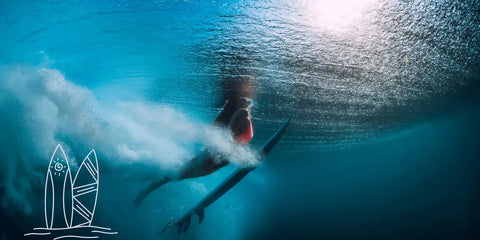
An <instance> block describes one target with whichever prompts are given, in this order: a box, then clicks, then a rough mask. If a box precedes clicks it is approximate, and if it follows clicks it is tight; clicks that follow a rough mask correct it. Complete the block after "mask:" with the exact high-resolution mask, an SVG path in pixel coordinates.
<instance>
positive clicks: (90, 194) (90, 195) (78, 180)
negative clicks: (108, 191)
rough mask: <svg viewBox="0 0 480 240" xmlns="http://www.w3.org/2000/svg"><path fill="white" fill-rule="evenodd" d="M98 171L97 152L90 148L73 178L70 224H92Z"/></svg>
mask: <svg viewBox="0 0 480 240" xmlns="http://www.w3.org/2000/svg"><path fill="white" fill-rule="evenodd" d="M98 183H99V171H98V161H97V154H96V153H95V150H93V149H92V151H90V153H88V155H87V157H85V159H84V160H83V162H82V164H81V165H80V168H78V171H77V174H76V175H75V179H74V180H73V188H72V191H73V213H72V216H73V218H72V222H71V226H72V227H74V226H90V225H91V224H92V220H93V215H94V214H95V207H96V205H97V197H98Z"/></svg>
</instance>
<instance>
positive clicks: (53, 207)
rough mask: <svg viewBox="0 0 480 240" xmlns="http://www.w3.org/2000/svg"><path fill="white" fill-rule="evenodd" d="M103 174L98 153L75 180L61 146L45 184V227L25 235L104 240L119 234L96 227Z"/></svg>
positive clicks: (91, 154)
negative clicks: (94, 221) (101, 174)
mask: <svg viewBox="0 0 480 240" xmlns="http://www.w3.org/2000/svg"><path fill="white" fill-rule="evenodd" d="M99 183H100V171H99V168H98V159H97V154H96V153H95V150H94V149H92V150H91V151H90V152H89V153H88V154H87V156H86V157H85V159H84V160H83V161H82V163H81V165H80V167H79V168H78V171H77V173H76V175H75V177H74V178H73V179H72V172H71V169H70V165H69V163H68V160H67V156H66V154H65V151H64V150H63V148H62V146H61V145H60V144H58V145H57V147H56V148H55V151H54V152H53V155H52V157H51V159H50V164H49V165H48V170H47V177H46V181H45V198H44V208H45V227H40V228H34V229H33V230H34V231H33V232H31V233H26V234H24V236H25V237H27V238H30V239H54V240H57V239H75V238H97V239H98V238H100V237H101V239H108V238H109V237H108V236H111V235H116V234H117V232H113V231H111V229H110V228H105V227H98V226H94V225H92V221H93V217H94V215H95V208H96V206H97V197H98V187H99Z"/></svg>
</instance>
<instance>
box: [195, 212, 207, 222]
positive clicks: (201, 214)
mask: <svg viewBox="0 0 480 240" xmlns="http://www.w3.org/2000/svg"><path fill="white" fill-rule="evenodd" d="M197 215H198V224H200V223H202V222H203V218H204V217H205V209H202V210H200V211H199V212H198V213H197Z"/></svg>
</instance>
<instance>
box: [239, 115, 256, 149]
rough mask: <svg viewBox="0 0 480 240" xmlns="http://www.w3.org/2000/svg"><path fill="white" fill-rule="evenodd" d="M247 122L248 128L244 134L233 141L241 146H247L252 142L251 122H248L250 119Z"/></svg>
mask: <svg viewBox="0 0 480 240" xmlns="http://www.w3.org/2000/svg"><path fill="white" fill-rule="evenodd" d="M248 122H249V123H250V124H249V126H248V129H247V130H245V132H243V133H241V134H240V135H238V136H236V137H235V141H237V142H238V143H240V144H242V145H247V144H248V143H249V142H250V140H252V138H253V127H252V121H251V120H250V118H248Z"/></svg>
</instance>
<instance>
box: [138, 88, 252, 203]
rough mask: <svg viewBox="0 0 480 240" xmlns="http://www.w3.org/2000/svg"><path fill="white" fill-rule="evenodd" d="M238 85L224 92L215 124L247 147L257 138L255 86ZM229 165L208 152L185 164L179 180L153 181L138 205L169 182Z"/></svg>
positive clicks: (164, 178)
mask: <svg viewBox="0 0 480 240" xmlns="http://www.w3.org/2000/svg"><path fill="white" fill-rule="evenodd" d="M230 84H231V83H230ZM234 84H235V85H234V86H229V88H228V89H233V90H234V91H231V90H230V92H227V93H225V92H224V96H225V95H226V97H227V100H226V101H225V104H224V105H223V109H222V111H221V112H220V114H219V115H218V116H217V118H216V119H215V120H214V121H213V124H214V125H216V126H218V127H225V128H228V129H229V130H230V131H231V133H232V136H233V137H234V139H235V140H236V141H237V142H238V143H240V144H242V145H246V144H248V143H249V142H250V140H251V139H252V137H253V127H252V119H251V116H250V107H251V105H252V100H251V97H252V92H253V91H252V88H253V87H252V84H251V81H240V82H235V83H234ZM224 87H225V86H224ZM224 89H225V88H224ZM227 164H228V161H226V160H221V159H214V157H213V156H211V155H210V154H209V153H208V151H206V150H204V151H202V153H201V154H199V155H198V156H196V157H194V158H192V159H191V160H190V161H189V162H187V164H185V166H184V167H183V168H182V169H181V171H180V174H179V176H178V177H177V178H171V177H163V178H160V179H157V180H154V181H152V182H151V183H150V185H149V186H148V187H147V188H145V189H143V190H141V191H140V192H139V193H138V195H137V197H136V198H135V205H136V206H139V205H140V204H141V203H142V202H143V200H144V199H145V198H146V197H147V196H148V195H149V194H150V193H151V192H153V191H154V190H155V189H157V188H159V187H161V186H163V185H164V184H166V183H168V182H171V181H180V180H183V179H188V178H196V177H202V176H205V175H208V174H210V173H213V172H215V171H217V170H218V169H220V168H222V167H224V166H226V165H227Z"/></svg>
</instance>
